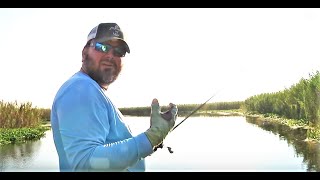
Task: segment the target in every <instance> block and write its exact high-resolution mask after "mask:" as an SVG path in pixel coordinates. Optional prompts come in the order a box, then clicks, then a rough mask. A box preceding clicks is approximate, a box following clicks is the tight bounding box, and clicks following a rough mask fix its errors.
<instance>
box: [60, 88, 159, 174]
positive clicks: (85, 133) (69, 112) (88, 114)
mask: <svg viewBox="0 0 320 180" xmlns="http://www.w3.org/2000/svg"><path fill="white" fill-rule="evenodd" d="M103 98H104V97H103V95H102V94H101V93H99V90H98V89H97V88H95V87H94V86H92V84H91V85H90V84H87V83H75V84H73V87H72V88H71V87H69V88H67V89H66V91H65V92H64V95H63V96H61V97H60V99H59V100H58V101H57V102H56V106H55V107H56V112H57V117H58V119H59V126H60V127H59V129H60V134H61V139H62V144H63V147H64V151H65V154H66V158H67V161H68V162H69V164H70V166H71V168H72V169H73V170H75V171H87V170H89V171H90V170H92V171H123V170H126V169H127V168H129V167H130V166H133V165H134V164H135V163H137V161H139V160H140V159H141V158H144V157H146V156H148V155H150V154H151V153H152V152H153V150H152V147H151V144H150V142H149V140H148V138H147V137H146V135H145V134H144V133H141V134H139V135H137V136H134V137H131V138H127V139H123V140H121V141H118V142H114V143H110V144H105V142H106V141H105V138H106V137H107V136H108V133H109V132H110V131H111V130H110V124H109V119H108V115H107V114H108V113H107V112H106V110H108V108H106V104H105V102H104V99H103Z"/></svg>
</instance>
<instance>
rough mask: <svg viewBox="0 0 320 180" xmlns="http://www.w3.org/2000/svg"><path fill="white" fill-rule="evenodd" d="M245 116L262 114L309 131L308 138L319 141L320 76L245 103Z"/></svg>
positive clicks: (258, 96)
mask: <svg viewBox="0 0 320 180" xmlns="http://www.w3.org/2000/svg"><path fill="white" fill-rule="evenodd" d="M242 109H243V110H244V111H245V112H246V114H247V115H252V114H263V115H264V116H265V117H272V119H274V120H277V121H278V122H280V123H282V124H286V125H289V126H291V127H297V126H303V127H305V128H308V129H309V131H308V137H307V138H308V139H316V140H320V73H319V71H316V73H313V74H309V78H308V79H304V78H302V79H301V80H300V81H299V82H298V83H297V84H294V85H292V86H291V87H290V88H288V89H285V90H283V91H279V92H275V93H263V94H259V95H255V96H252V97H249V98H248V99H246V100H245V102H244V104H243V106H242Z"/></svg>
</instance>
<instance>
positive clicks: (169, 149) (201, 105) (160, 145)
mask: <svg viewBox="0 0 320 180" xmlns="http://www.w3.org/2000/svg"><path fill="white" fill-rule="evenodd" d="M216 94H217V93H215V94H213V95H212V96H211V97H210V98H209V99H208V100H206V101H205V102H204V103H202V104H200V105H199V106H198V107H197V108H196V109H194V110H193V111H192V112H191V113H189V114H188V115H187V116H186V117H185V118H184V119H183V120H182V121H181V122H180V123H179V124H177V125H175V126H174V127H173V128H172V129H171V132H172V131H173V130H175V129H176V128H177V127H178V126H180V124H182V123H183V122H184V121H185V120H187V119H188V118H189V117H190V116H192V115H193V114H194V113H195V112H197V111H198V110H199V109H200V108H202V107H203V106H204V105H205V104H207V102H209V101H210V100H211V99H212V98H213V97H214V96H215V95H216ZM167 112H170V110H168V111H167ZM164 114H167V113H164ZM158 148H161V149H162V148H163V143H161V144H159V145H158V146H157V147H155V151H156V150H157V149H158ZM167 148H168V151H169V152H170V153H173V151H172V148H171V147H167Z"/></svg>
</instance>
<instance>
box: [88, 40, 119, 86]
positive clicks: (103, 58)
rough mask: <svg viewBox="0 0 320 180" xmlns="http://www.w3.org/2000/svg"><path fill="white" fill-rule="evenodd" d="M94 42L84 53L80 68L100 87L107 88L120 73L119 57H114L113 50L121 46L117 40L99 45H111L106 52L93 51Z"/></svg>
mask: <svg viewBox="0 0 320 180" xmlns="http://www.w3.org/2000/svg"><path fill="white" fill-rule="evenodd" d="M95 43H96V42H95V41H92V43H91V45H92V46H89V47H86V48H87V50H86V51H84V55H83V63H82V68H83V69H84V70H85V72H86V73H87V74H88V75H89V76H90V77H91V78H92V79H94V80H95V81H96V82H97V83H98V84H99V85H100V86H108V85H110V84H111V83H112V82H114V81H115V80H116V79H117V77H118V75H119V74H120V72H121V68H122V64H121V57H119V56H117V55H114V54H115V53H114V52H113V51H114V48H115V47H119V46H120V45H122V42H121V41H119V40H114V41H108V42H104V43H100V44H103V45H111V46H112V47H113V48H111V49H110V50H109V51H108V52H101V51H99V50H96V49H95Z"/></svg>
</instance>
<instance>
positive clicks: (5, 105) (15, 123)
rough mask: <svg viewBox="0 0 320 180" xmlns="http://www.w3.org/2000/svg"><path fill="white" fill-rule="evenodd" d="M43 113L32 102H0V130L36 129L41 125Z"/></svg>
mask: <svg viewBox="0 0 320 180" xmlns="http://www.w3.org/2000/svg"><path fill="white" fill-rule="evenodd" d="M41 116H42V111H41V110H40V109H38V108H35V107H32V103H31V102H26V103H18V102H17V101H14V102H4V101H3V100H1V101H0V128H22V127H36V126H38V125H40V124H41V121H42V119H41Z"/></svg>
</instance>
